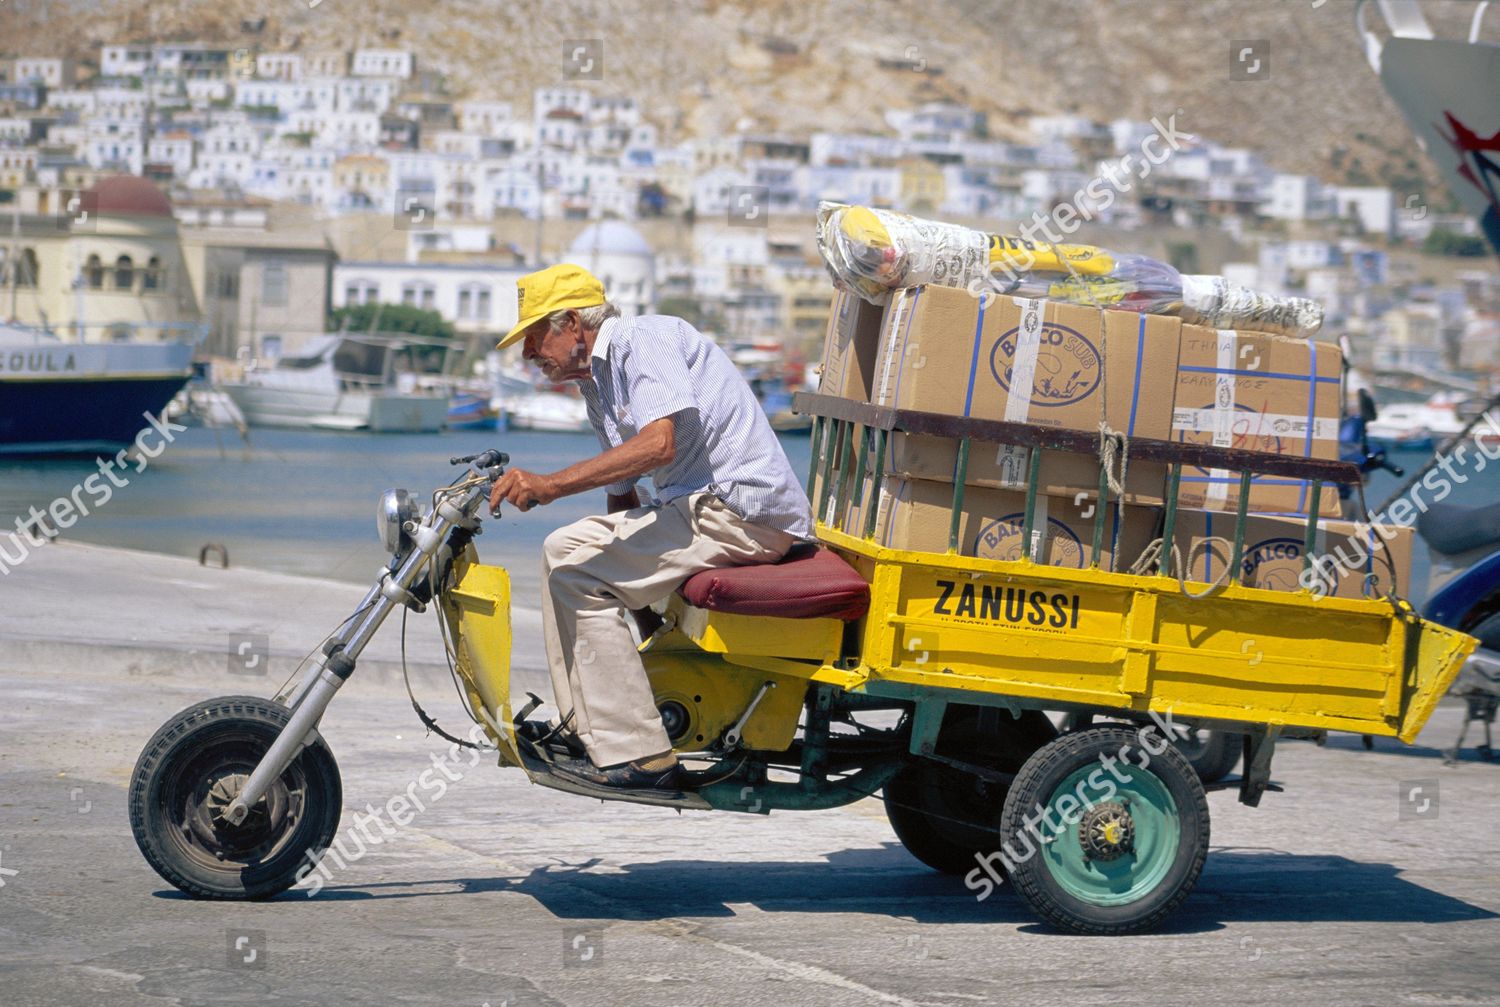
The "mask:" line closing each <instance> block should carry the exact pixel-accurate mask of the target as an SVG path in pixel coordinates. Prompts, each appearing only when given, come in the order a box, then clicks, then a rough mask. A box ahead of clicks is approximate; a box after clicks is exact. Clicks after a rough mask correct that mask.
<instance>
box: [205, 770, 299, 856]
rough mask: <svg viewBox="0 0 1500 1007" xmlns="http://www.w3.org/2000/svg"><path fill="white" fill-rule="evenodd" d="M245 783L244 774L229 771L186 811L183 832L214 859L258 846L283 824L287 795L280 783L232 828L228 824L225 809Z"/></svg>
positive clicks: (247, 774) (247, 778)
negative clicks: (190, 836)
mask: <svg viewBox="0 0 1500 1007" xmlns="http://www.w3.org/2000/svg"><path fill="white" fill-rule="evenodd" d="M249 780H250V774H249V773H248V772H236V771H230V772H226V773H223V774H222V775H219V776H216V777H215V778H214V779H213V782H212V783H211V784H210V785H209V787H208V789H207V791H205V792H204V793H203V795H202V797H201V798H199V799H198V800H197V801H196V802H194V803H193V804H191V805H190V806H189V807H188V809H187V815H186V818H185V821H184V823H183V825H184V828H185V830H186V831H187V832H188V833H189V834H191V835H192V836H193V837H194V838H195V839H196V841H197V843H198V845H200V846H201V847H202V848H203V849H205V850H207V851H210V852H211V853H212V854H213V855H214V857H215V858H216V859H220V860H222V859H224V858H225V857H228V856H233V855H235V854H240V853H244V852H245V851H247V850H251V849H254V848H256V847H257V846H260V845H261V844H263V843H265V842H266V841H267V840H268V839H269V838H270V837H272V836H274V835H276V834H277V833H278V832H279V831H280V830H281V828H282V827H283V825H285V824H286V818H287V812H288V802H287V799H286V798H287V794H286V788H285V786H284V785H283V784H282V782H281V781H280V780H278V781H276V782H275V783H274V784H272V786H271V791H270V793H268V794H266V796H265V797H263V798H261V799H260V800H259V801H257V802H255V804H254V805H252V806H251V807H250V814H249V816H248V817H246V819H245V820H244V821H243V822H241V823H240V824H239V825H235V824H233V823H231V822H230V821H229V818H228V816H227V813H228V811H229V806H230V805H231V804H233V803H234V799H235V797H236V795H238V794H239V792H240V791H241V790H243V789H244V786H245V784H246V783H247V782H249Z"/></svg>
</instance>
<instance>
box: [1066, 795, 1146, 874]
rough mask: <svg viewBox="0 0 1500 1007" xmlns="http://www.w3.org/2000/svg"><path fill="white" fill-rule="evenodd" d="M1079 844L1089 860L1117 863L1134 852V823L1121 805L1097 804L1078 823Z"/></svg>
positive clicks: (1118, 803)
mask: <svg viewBox="0 0 1500 1007" xmlns="http://www.w3.org/2000/svg"><path fill="white" fill-rule="evenodd" d="M1078 842H1079V845H1081V846H1082V847H1083V855H1084V857H1085V858H1087V859H1089V860H1104V861H1109V860H1118V859H1119V858H1120V857H1123V856H1124V855H1125V854H1127V853H1129V852H1130V851H1131V850H1132V849H1134V844H1135V821H1134V820H1133V819H1132V818H1131V817H1130V811H1129V809H1128V808H1126V807H1125V805H1124V804H1121V803H1120V802H1119V801H1107V802H1105V803H1103V804H1096V805H1094V806H1093V807H1092V808H1090V809H1089V810H1088V811H1086V812H1085V813H1084V815H1083V817H1082V818H1081V819H1080V820H1079V822H1078Z"/></svg>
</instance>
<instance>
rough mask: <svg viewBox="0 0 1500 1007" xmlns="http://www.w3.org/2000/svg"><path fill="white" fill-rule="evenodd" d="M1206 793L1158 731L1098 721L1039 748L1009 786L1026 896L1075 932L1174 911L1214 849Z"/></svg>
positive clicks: (1135, 925) (1017, 863)
mask: <svg viewBox="0 0 1500 1007" xmlns="http://www.w3.org/2000/svg"><path fill="white" fill-rule="evenodd" d="M1208 824H1209V823H1208V799H1207V797H1206V796H1205V795H1204V792H1203V785H1202V784H1201V783H1200V782H1199V780H1198V775H1197V774H1196V773H1195V772H1194V771H1193V767H1192V766H1191V765H1189V764H1188V761H1187V759H1185V758H1184V757H1183V755H1182V753H1181V752H1179V751H1178V750H1177V749H1176V748H1175V747H1174V746H1172V745H1170V744H1167V743H1166V741H1165V740H1164V739H1162V737H1161V736H1160V735H1159V734H1156V733H1154V732H1148V733H1145V734H1139V733H1138V732H1136V731H1134V730H1129V729H1126V728H1118V727H1095V728H1089V729H1087V730H1083V731H1076V732H1074V733H1072V734H1065V735H1063V736H1062V737H1060V738H1058V739H1057V740H1056V741H1053V742H1050V743H1049V744H1047V745H1046V746H1044V747H1043V748H1041V749H1040V750H1038V751H1037V753H1036V754H1035V755H1033V756H1032V757H1031V758H1030V759H1028V760H1027V762H1026V765H1025V766H1023V767H1021V772H1020V773H1019V774H1018V775H1017V776H1016V780H1015V782H1014V783H1013V784H1012V785H1011V788H1010V794H1009V796H1008V797H1007V798H1006V801H1005V814H1004V817H1003V820H1002V824H1001V839H1002V840H1003V843H1002V845H1001V853H1002V854H1003V856H1004V858H1005V865H1006V867H1007V869H1008V870H1009V872H1010V877H1011V879H1012V880H1013V881H1014V883H1015V885H1016V889H1017V890H1018V891H1019V892H1020V893H1021V896H1022V897H1023V898H1025V899H1026V901H1027V902H1028V903H1029V904H1030V905H1031V907H1032V909H1034V910H1035V911H1036V912H1037V913H1038V914H1039V915H1040V916H1042V917H1043V918H1044V919H1046V920H1047V921H1048V922H1050V923H1052V924H1053V925H1055V926H1057V927H1059V928H1061V929H1063V930H1067V931H1070V932H1072V933H1078V934H1127V933H1136V932H1139V931H1142V930H1148V929H1150V928H1151V927H1153V926H1155V925H1156V924H1158V923H1160V922H1161V921H1162V920H1163V919H1165V918H1166V917H1167V916H1168V915H1169V914H1170V913H1171V912H1172V911H1173V910H1174V909H1176V908H1177V906H1178V905H1179V904H1180V903H1181V902H1182V900H1183V899H1185V898H1187V896H1188V893H1189V892H1190V891H1192V889H1193V885H1195V884H1196V883H1197V881H1198V875H1199V873H1201V872H1202V870H1203V861H1204V859H1205V858H1206V857H1207V856H1208Z"/></svg>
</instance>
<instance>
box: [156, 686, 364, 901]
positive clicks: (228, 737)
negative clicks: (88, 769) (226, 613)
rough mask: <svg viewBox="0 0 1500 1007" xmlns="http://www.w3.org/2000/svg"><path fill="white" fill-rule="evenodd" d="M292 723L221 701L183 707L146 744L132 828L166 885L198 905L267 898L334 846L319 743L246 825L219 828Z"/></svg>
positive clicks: (329, 789) (335, 777)
mask: <svg viewBox="0 0 1500 1007" xmlns="http://www.w3.org/2000/svg"><path fill="white" fill-rule="evenodd" d="M290 716H291V714H290V711H288V710H287V709H286V708H285V707H283V706H280V705H278V704H276V703H273V702H271V701H269V700H265V699H259V698H256V697H253V696H226V697H223V698H221V699H211V700H208V701H207V702H204V703H199V704H197V705H196V706H190V707H188V708H187V709H186V710H183V711H182V712H181V713H179V714H177V715H176V716H175V717H173V718H172V719H171V720H169V721H167V722H166V723H165V724H163V725H162V727H161V729H160V730H159V731H157V732H156V734H155V735H154V736H153V737H152V738H151V740H150V741H149V742H147V743H146V747H145V749H144V750H143V751H142V752H141V757H140V759H139V760H138V761H137V762H136V764H135V772H134V773H132V774H131V778H130V795H129V797H130V827H131V830H132V831H133V832H134V833H135V841H136V845H137V846H139V847H140V850H141V853H142V854H144V855H145V857H146V860H147V862H149V863H150V864H151V866H152V867H153V868H155V870H156V873H158V874H160V875H161V876H162V877H163V878H164V879H166V881H167V882H169V883H170V884H172V885H174V886H175V887H177V888H179V889H181V890H182V891H184V892H186V893H187V894H188V895H191V896H193V897H195V898H203V899H264V898H269V897H271V896H272V895H275V894H277V893H278V892H282V891H285V890H286V889H288V888H290V887H291V886H292V885H293V884H295V883H296V881H297V880H298V874H299V873H301V868H302V867H303V865H304V864H306V865H311V864H313V863H315V862H316V860H317V857H318V856H319V855H320V854H321V853H322V851H323V850H325V849H326V848H327V847H328V844H329V843H330V842H332V841H333V836H334V833H335V832H336V831H337V830H338V825H339V815H340V812H341V810H342V807H343V787H342V785H341V784H340V782H339V771H338V766H337V765H336V764H335V763H334V761H333V753H332V752H330V751H329V750H328V746H327V745H326V744H324V742H323V739H322V738H321V737H316V736H315V739H314V741H313V742H312V744H310V745H308V746H307V747H305V748H303V749H302V751H301V752H300V753H298V755H297V756H296V758H294V759H293V760H292V763H291V765H289V766H288V767H287V768H286V770H285V771H283V772H282V774H281V776H280V778H278V779H277V780H276V782H275V783H274V784H272V786H271V789H270V791H269V792H268V793H267V794H266V796H265V797H263V798H262V799H261V800H260V801H259V802H257V803H256V805H255V806H254V807H252V808H251V809H250V816H249V817H248V818H247V819H245V821H244V822H243V823H241V824H240V825H231V824H230V823H229V822H228V821H227V820H225V818H224V812H225V811H226V810H227V809H228V807H229V804H230V802H231V801H232V800H233V798H234V795H235V794H236V793H238V791H239V788H240V787H241V786H243V784H244V782H245V781H246V780H247V779H249V777H250V773H251V771H252V770H254V769H255V766H256V764H257V763H259V762H260V759H261V756H263V755H264V754H265V753H266V750H267V749H269V748H270V747H271V743H272V742H273V741H275V740H276V737H277V735H278V734H280V733H281V730H282V728H284V727H285V726H286V724H287V721H288V720H289V719H290Z"/></svg>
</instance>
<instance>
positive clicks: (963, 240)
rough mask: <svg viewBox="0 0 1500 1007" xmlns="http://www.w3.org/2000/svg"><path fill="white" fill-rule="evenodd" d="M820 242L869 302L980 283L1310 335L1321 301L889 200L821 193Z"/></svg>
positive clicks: (977, 288) (1220, 324) (847, 282)
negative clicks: (849, 200)
mask: <svg viewBox="0 0 1500 1007" xmlns="http://www.w3.org/2000/svg"><path fill="white" fill-rule="evenodd" d="M818 251H819V253H820V254H821V255H822V256H823V261H824V262H825V263H827V265H828V270H829V272H830V273H831V274H832V275H833V279H834V283H835V284H837V285H838V286H841V287H844V288H845V289H848V290H852V291H854V292H855V293H857V294H859V295H860V296H861V297H863V298H865V299H866V300H867V301H871V302H873V303H877V304H878V303H881V302H882V301H884V299H885V296H886V292H887V291H888V290H891V289H893V288H897V287H915V286H917V285H918V284H922V283H938V284H942V285H943V286H947V287H962V288H965V289H968V290H971V291H973V292H974V293H975V294H976V295H977V294H982V293H987V292H988V293H994V294H1012V295H1015V296H1019V297H1046V298H1051V299H1053V300H1061V301H1068V302H1071V303H1074V304H1088V305H1094V306H1097V307H1101V308H1116V309H1120V310H1126V311H1139V312H1142V313H1144V314H1157V315H1180V316H1181V317H1182V318H1183V320H1184V321H1187V322H1191V323H1193V324H1195V325H1207V326H1210V327H1213V328H1220V329H1253V330H1256V331H1259V332H1273V333H1278V334H1281V335H1290V336H1311V335H1312V334H1313V333H1315V332H1317V331H1318V327H1319V326H1321V325H1322V324H1323V308H1322V306H1321V305H1319V304H1318V303H1317V302H1316V301H1310V300H1307V299H1306V298H1300V297H1277V296H1273V295H1271V294H1263V293H1260V292H1258V291H1254V290H1251V289H1249V288H1247V287H1242V286H1239V285H1238V284H1234V283H1230V282H1229V281H1228V280H1226V279H1224V278H1223V277H1222V276H1194V275H1183V274H1182V273H1179V272H1178V271H1177V270H1176V269H1174V268H1173V267H1172V266H1170V265H1168V264H1167V263H1165V262H1162V261H1160V260H1159V259H1153V258H1151V257H1150V256H1147V255H1136V254H1132V253H1118V252H1111V251H1108V250H1107V249H1103V248H1096V247H1094V246H1092V245H1075V244H1052V243H1050V242H1034V241H1029V240H1026V239H1023V238H1016V237H1010V236H1008V235H1002V234H985V233H984V232H982V231H975V230H972V229H971V228H967V227H960V226H958V225H956V224H945V223H941V222H939V221H935V220H923V219H922V218H920V217H912V216H909V215H907V214H904V213H896V212H894V211H891V210H875V209H871V208H869V207H865V206H845V205H844V204H842V203H822V204H820V205H819V207H818Z"/></svg>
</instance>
